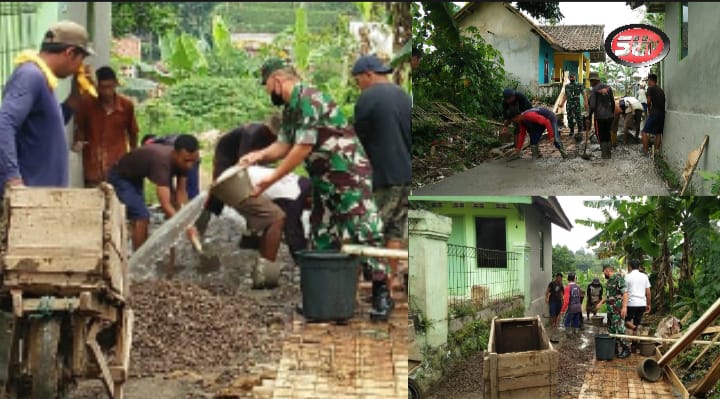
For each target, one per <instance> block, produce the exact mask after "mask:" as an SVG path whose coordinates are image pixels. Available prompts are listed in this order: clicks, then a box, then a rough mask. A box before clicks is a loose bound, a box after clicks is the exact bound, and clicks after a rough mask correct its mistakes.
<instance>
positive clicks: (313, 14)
mask: <svg viewBox="0 0 720 399" xmlns="http://www.w3.org/2000/svg"><path fill="white" fill-rule="evenodd" d="M216 4H217V6H216V8H215V14H216V15H223V16H224V17H225V18H226V19H227V21H228V24H229V25H230V26H232V27H233V32H243V33H280V32H282V31H284V30H285V29H287V27H288V26H292V25H293V24H294V22H295V10H296V9H297V8H298V6H299V5H300V2H290V3H288V2H269V3H262V2H220V3H216ZM375 4H376V7H377V6H381V4H378V3H375ZM304 7H305V8H306V10H307V26H308V30H309V31H310V32H316V33H319V32H321V31H322V30H324V29H325V27H327V26H330V25H333V24H334V23H336V21H337V18H338V16H340V15H346V16H352V17H354V18H355V19H359V18H360V13H359V10H358V8H357V7H356V6H355V4H353V3H351V2H348V3H342V2H322V3H314V2H307V3H304Z"/></svg>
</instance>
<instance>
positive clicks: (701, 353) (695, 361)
mask: <svg viewBox="0 0 720 399" xmlns="http://www.w3.org/2000/svg"><path fill="white" fill-rule="evenodd" d="M718 338H720V333H715V336H714V337H713V339H712V341H710V342H711V343H715V342H717V340H718ZM710 348H712V346H711V345H708V346H707V348H705V349H703V350H702V352H700V354H699V355H697V357H696V358H695V360H693V361H692V363H690V365H689V366H687V368H686V369H685V370H690V369H691V368H692V366H694V365H695V363H697V361H698V360H700V358H701V357H703V355H704V354H706V353H707V351H709V350H710Z"/></svg>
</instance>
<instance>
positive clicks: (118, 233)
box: [1, 184, 129, 299]
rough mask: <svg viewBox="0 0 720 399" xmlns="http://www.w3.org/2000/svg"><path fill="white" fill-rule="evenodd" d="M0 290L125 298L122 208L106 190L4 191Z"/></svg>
mask: <svg viewBox="0 0 720 399" xmlns="http://www.w3.org/2000/svg"><path fill="white" fill-rule="evenodd" d="M3 216H4V220H5V241H4V243H3V244H4V249H5V253H4V254H3V259H2V266H1V267H2V274H3V281H2V288H3V289H20V290H22V291H23V292H25V293H28V294H30V295H74V294H77V293H79V292H82V291H91V292H97V291H104V292H106V293H108V294H110V295H112V296H116V297H118V298H119V299H123V298H124V297H126V296H127V295H128V294H129V291H128V270H127V233H126V228H125V206H124V205H123V204H122V203H121V202H120V201H119V200H118V199H117V196H116V195H115V191H114V190H113V189H112V186H110V185H107V184H104V185H102V186H101V187H99V188H93V189H84V188H83V189H75V188H72V189H70V188H67V189H66V188H63V189H58V188H16V189H11V190H8V191H7V192H6V197H5V203H4V215H3Z"/></svg>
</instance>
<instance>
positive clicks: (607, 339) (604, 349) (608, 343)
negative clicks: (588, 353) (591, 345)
mask: <svg viewBox="0 0 720 399" xmlns="http://www.w3.org/2000/svg"><path fill="white" fill-rule="evenodd" d="M595 357H596V358H597V360H613V359H614V358H615V338H613V337H611V336H609V335H607V334H598V335H596V336H595Z"/></svg>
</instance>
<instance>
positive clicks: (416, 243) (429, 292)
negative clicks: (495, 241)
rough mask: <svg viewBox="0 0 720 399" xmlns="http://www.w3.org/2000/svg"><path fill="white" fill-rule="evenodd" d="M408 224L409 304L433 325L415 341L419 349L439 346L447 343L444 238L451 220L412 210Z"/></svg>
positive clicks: (448, 231)
mask: <svg viewBox="0 0 720 399" xmlns="http://www.w3.org/2000/svg"><path fill="white" fill-rule="evenodd" d="M408 225H409V228H410V245H409V249H410V254H409V255H410V258H409V265H410V270H409V282H408V285H409V291H410V292H409V297H410V301H411V302H410V303H411V305H412V306H417V307H418V309H419V310H420V311H421V312H422V313H423V315H424V316H425V317H427V319H428V320H430V322H431V323H432V328H430V329H429V330H428V331H427V333H426V334H425V335H423V336H418V337H417V339H418V342H419V344H420V347H422V346H424V345H429V346H431V347H438V346H441V345H444V344H445V343H447V335H448V323H447V319H448V306H447V304H448V301H447V295H448V271H447V270H448V256H447V239H448V237H450V232H451V230H452V220H451V219H450V218H449V217H447V216H440V215H436V214H434V213H432V212H428V211H415V210H411V211H410V212H409V213H408Z"/></svg>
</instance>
